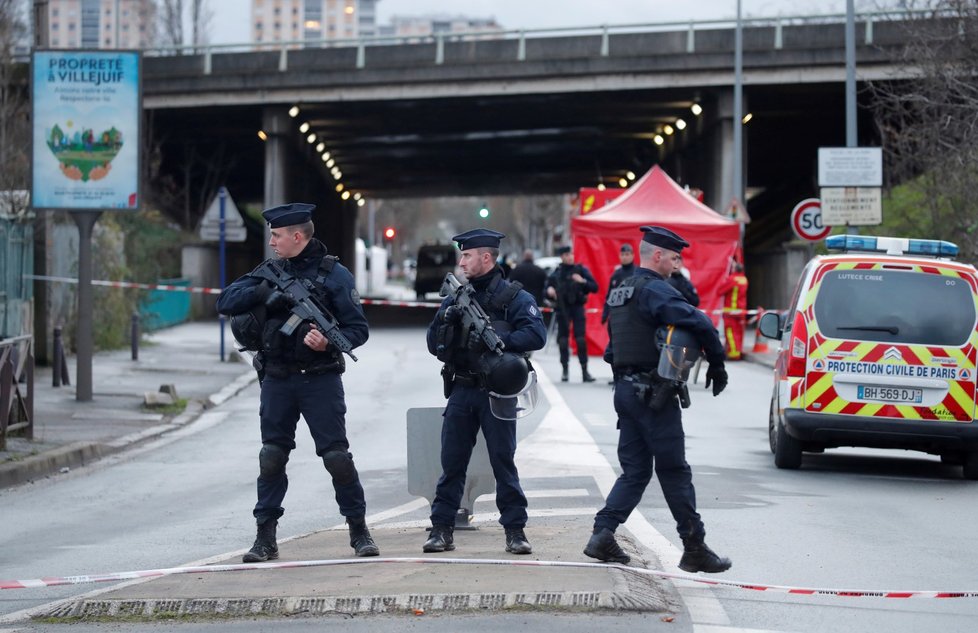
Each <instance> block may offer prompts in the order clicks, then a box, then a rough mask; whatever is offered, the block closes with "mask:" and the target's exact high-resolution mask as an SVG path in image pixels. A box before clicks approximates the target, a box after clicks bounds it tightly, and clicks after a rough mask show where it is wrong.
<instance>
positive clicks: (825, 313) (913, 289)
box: [815, 270, 975, 346]
mask: <svg viewBox="0 0 978 633" xmlns="http://www.w3.org/2000/svg"><path fill="white" fill-rule="evenodd" d="M815 319H816V321H817V322H818V327H819V330H820V331H821V333H822V334H823V335H824V336H826V337H829V338H844V339H852V340H857V341H878V342H883V343H907V344H916V345H953V346H961V345H964V344H965V343H967V342H968V339H969V338H970V337H971V333H972V332H973V331H974V328H975V303H974V298H973V295H972V292H971V286H970V285H969V284H968V282H967V281H965V280H964V279H961V278H959V277H951V276H945V275H936V274H929V273H920V272H913V271H904V270H831V271H829V272H828V273H826V274H825V277H824V278H823V279H822V284H821V287H820V288H819V290H818V296H817V297H816V299H815Z"/></svg>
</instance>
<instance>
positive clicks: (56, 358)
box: [51, 325, 65, 387]
mask: <svg viewBox="0 0 978 633" xmlns="http://www.w3.org/2000/svg"><path fill="white" fill-rule="evenodd" d="M64 354H65V351H64V348H63V347H61V326H60V325H59V326H55V328H54V353H53V354H52V359H51V386H52V387H60V386H61V363H62V361H63V359H64Z"/></svg>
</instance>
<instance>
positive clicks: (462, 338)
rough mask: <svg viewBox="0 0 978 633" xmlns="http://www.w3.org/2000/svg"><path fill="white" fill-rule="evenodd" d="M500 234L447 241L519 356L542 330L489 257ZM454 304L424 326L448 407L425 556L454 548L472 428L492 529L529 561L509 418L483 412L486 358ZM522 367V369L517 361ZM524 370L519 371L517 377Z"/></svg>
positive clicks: (485, 232)
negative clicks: (493, 516)
mask: <svg viewBox="0 0 978 633" xmlns="http://www.w3.org/2000/svg"><path fill="white" fill-rule="evenodd" d="M504 237H505V235H503V234H502V233H499V232H497V231H491V230H489V229H474V230H471V231H467V232H465V233H462V234H460V235H456V236H455V237H453V238H452V239H453V240H455V241H456V242H458V246H459V249H460V250H461V251H462V255H461V258H460V260H459V267H460V268H461V269H462V272H463V273H464V274H465V277H466V279H467V280H468V283H470V284H472V287H473V289H474V290H475V291H476V293H475V299H476V301H477V302H478V304H479V305H480V306H481V307H482V308H483V310H485V312H486V314H488V316H489V317H490V319H491V320H492V322H493V329H494V330H495V332H496V333H497V334H498V335H499V337H500V338H501V339H502V342H503V345H504V349H505V352H507V353H515V354H519V355H521V356H522V355H524V354H526V353H528V352H531V351H533V350H538V349H540V348H542V347H543V345H544V343H545V342H546V338H547V330H546V328H545V327H544V325H543V319H542V317H541V315H540V310H539V309H538V308H537V304H536V302H535V301H534V300H533V297H531V296H530V294H529V293H528V292H526V291H525V290H523V289H522V287H521V286H520V284H519V283H512V282H508V281H506V280H505V279H503V277H502V273H501V272H500V270H499V267H498V266H497V265H496V258H497V257H498V254H499V241H500V240H501V239H503V238H504ZM454 303H455V297H453V296H448V297H446V298H445V300H444V301H443V302H442V305H441V307H440V308H439V310H438V312H437V313H436V314H435V318H434V320H433V321H432V322H431V325H430V326H429V327H428V351H429V352H431V353H432V354H434V355H435V356H438V357H439V359H441V360H444V361H445V362H446V366H445V368H444V369H443V371H442V376H443V378H444V379H445V380H446V392H449V395H448V404H447V406H446V407H445V413H444V422H443V424H442V431H441V467H442V474H441V477H440V478H439V479H438V485H437V487H436V488H435V500H434V502H433V503H432V504H431V535H430V537H429V538H428V540H427V541H425V543H424V546H423V548H422V549H423V550H424V551H425V552H446V551H451V550H454V549H455V542H454V534H453V533H454V529H455V516H456V514H457V513H458V509H459V505H460V504H461V502H462V495H463V492H464V488H465V473H466V470H467V469H468V465H469V459H470V458H471V456H472V448H473V447H474V446H475V443H476V438H477V435H478V433H479V429H480V428H481V429H482V435H483V436H484V437H485V438H486V447H487V448H488V450H489V463H490V465H491V466H492V472H493V475H494V476H495V478H496V506H497V507H498V508H499V522H500V523H501V524H502V526H503V528H504V529H505V531H506V551H507V552H510V553H512V554H530V553H532V551H533V549H532V547H531V546H530V543H529V541H528V540H527V538H526V534H525V533H524V532H523V528H524V527H525V526H526V518H527V515H526V495H524V494H523V489H522V487H521V486H520V480H519V473H518V472H517V470H516V463H515V455H516V419H515V416H514V417H513V419H500V418H499V417H496V415H494V413H493V410H492V407H491V406H490V398H491V397H493V396H490V395H489V392H488V389H487V384H486V375H485V373H484V369H483V367H484V365H483V363H484V361H485V359H486V356H487V354H488V355H489V356H490V357H491V356H492V353H491V352H488V350H487V348H486V346H485V344H484V343H483V341H482V339H481V338H480V337H478V336H471V335H470V334H468V333H466V331H465V330H464V329H463V328H459V327H453V324H457V323H458V319H459V314H458V308H457V307H456V306H455V305H454ZM520 360H521V362H524V363H525V362H526V361H525V360H523V359H522V358H521V359H520ZM524 371H525V370H524Z"/></svg>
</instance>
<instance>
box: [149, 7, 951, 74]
mask: <svg viewBox="0 0 978 633" xmlns="http://www.w3.org/2000/svg"><path fill="white" fill-rule="evenodd" d="M920 17H941V14H939V13H936V12H933V11H921V10H890V11H873V12H863V13H859V14H857V15H856V22H857V24H859V25H863V27H864V28H863V38H862V43H863V44H865V45H872V44H873V43H874V25H875V24H878V23H881V22H889V21H894V20H901V19H902V20H907V19H913V18H920ZM845 20H846V15H845V14H844V13H832V14H823V15H788V16H774V17H748V18H743V19H742V20H741V24H742V27H743V28H744V29H745V30H751V29H754V30H768V29H769V30H770V31H771V32H770V34H765V35H764V37H762V38H755V39H753V40H751V41H752V43H753V44H754V45H756V46H760V49H759V50H780V49H782V48H784V46H785V38H784V32H785V28H786V27H798V26H815V25H831V24H838V25H843V24H844V23H845ZM735 27H736V20H735V19H732V18H730V19H715V20H689V21H674V22H661V23H639V24H619V25H611V24H603V25H599V26H591V27H559V28H545V29H514V30H493V31H473V32H466V33H438V34H432V35H423V36H417V35H416V36H389V35H379V36H370V37H361V38H345V39H344V38H337V39H324V40H319V41H315V42H312V41H309V40H290V41H282V42H246V43H236V44H208V45H190V46H171V47H157V48H149V49H144V51H143V53H144V54H145V55H147V56H151V57H176V56H190V55H194V56H201V58H202V61H203V67H202V69H201V71H202V73H203V74H205V75H209V74H211V72H212V69H213V64H212V58H213V56H214V55H220V54H230V53H255V52H266V53H267V52H275V53H278V56H279V58H278V70H279V71H281V72H285V71H286V70H288V66H289V64H288V57H289V52H290V51H297V50H304V49H305V50H308V49H316V48H323V49H335V48H354V49H356V57H355V59H356V61H355V66H356V67H357V68H365V67H366V65H367V56H366V49H367V48H368V47H374V46H391V45H412V44H418V45H432V44H433V45H434V46H435V51H434V57H433V62H434V63H435V64H436V65H440V64H443V63H445V45H446V44H448V43H466V42H480V41H481V42H485V41H498V40H515V41H516V42H517V47H516V55H515V59H516V61H525V60H526V58H527V57H526V42H527V40H539V39H547V38H556V37H569V36H577V37H581V36H596V37H600V52H599V54H600V56H602V57H607V56H609V55H610V54H611V46H610V38H611V36H613V35H625V34H643V33H682V34H684V39H685V52H686V53H696V52H698V49H697V44H696V39H697V38H696V34H697V33H698V32H700V33H702V32H706V31H711V30H728V29H729V30H732V29H734V28H735ZM765 41H766V42H767V44H764V42H765Z"/></svg>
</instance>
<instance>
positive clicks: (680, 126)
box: [676, 119, 686, 130]
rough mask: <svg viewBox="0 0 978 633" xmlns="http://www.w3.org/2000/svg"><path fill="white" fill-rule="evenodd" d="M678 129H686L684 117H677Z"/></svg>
mask: <svg viewBox="0 0 978 633" xmlns="http://www.w3.org/2000/svg"><path fill="white" fill-rule="evenodd" d="M676 129H677V130H685V129H686V122H685V121H683V120H682V119H676Z"/></svg>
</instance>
